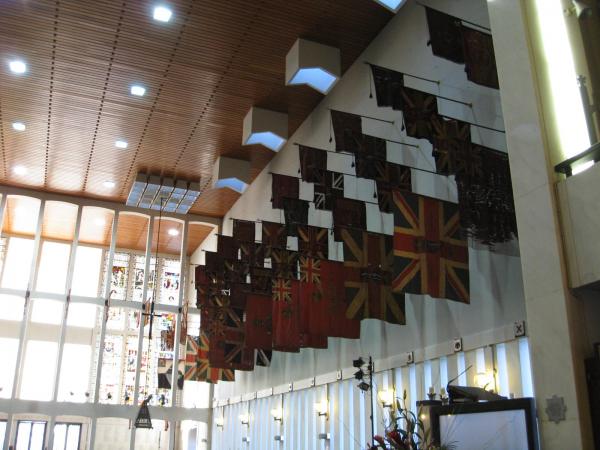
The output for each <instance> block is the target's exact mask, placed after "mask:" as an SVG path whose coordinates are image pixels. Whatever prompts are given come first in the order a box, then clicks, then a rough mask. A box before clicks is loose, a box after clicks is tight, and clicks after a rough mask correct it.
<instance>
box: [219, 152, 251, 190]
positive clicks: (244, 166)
mask: <svg viewBox="0 0 600 450" xmlns="http://www.w3.org/2000/svg"><path fill="white" fill-rule="evenodd" d="M249 182H250V162H248V161H243V160H241V159H234V158H227V157H225V156H221V157H219V158H217V161H216V162H215V165H214V167H213V175H212V187H213V189H231V190H232V191H235V192H237V193H238V194H243V193H244V192H245V191H246V189H247V188H248V183H249Z"/></svg>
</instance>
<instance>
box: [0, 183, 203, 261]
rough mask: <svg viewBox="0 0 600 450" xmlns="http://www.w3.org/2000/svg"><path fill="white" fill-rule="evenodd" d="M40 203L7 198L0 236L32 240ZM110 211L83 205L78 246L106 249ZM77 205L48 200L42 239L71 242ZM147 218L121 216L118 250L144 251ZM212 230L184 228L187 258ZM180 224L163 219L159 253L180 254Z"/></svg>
mask: <svg viewBox="0 0 600 450" xmlns="http://www.w3.org/2000/svg"><path fill="white" fill-rule="evenodd" d="M39 208H40V201H39V200H37V199H34V198H31V197H24V196H14V195H11V196H9V197H8V199H7V204H6V213H5V215H4V223H3V225H2V233H3V234H9V235H17V236H23V237H29V238H33V236H34V235H35V227H36V223H37V218H38V214H39ZM113 218H114V212H113V211H111V210H108V209H104V208H98V207H94V206H84V207H83V210H82V212H81V228H80V230H79V243H80V244H81V245H90V244H91V245H99V246H102V247H104V248H108V246H109V245H110V239H111V230H112V221H113ZM76 222H77V206H76V205H74V204H71V203H65V202H58V201H48V202H46V206H45V209H44V217H43V221H42V237H43V238H44V239H52V240H59V241H66V242H71V241H72V240H73V238H74V235H75V224H76ZM158 222H159V221H158V220H156V222H155V225H154V230H153V235H152V252H153V253H154V252H155V251H156V245H157V243H158ZM148 224H149V218H148V216H145V215H140V214H130V213H121V214H120V216H119V225H118V227H117V242H116V246H117V248H118V249H120V250H133V251H138V252H144V251H145V250H146V238H147V236H148ZM170 229H175V230H177V231H178V233H179V234H178V235H177V236H171V235H170V234H169V230H170ZM212 230H213V227H212V226H207V225H203V224H198V223H190V225H189V229H188V233H189V235H188V246H187V249H186V253H187V255H188V256H189V255H191V254H192V253H193V252H194V251H195V250H196V249H197V248H198V246H199V245H200V244H201V243H202V242H203V241H204V240H205V239H206V237H207V236H208V235H209V234H210V232H211V231H212ZM182 232H183V223H182V222H180V221H177V220H172V219H163V220H162V225H161V229H160V248H159V253H161V254H169V255H174V256H178V255H179V254H180V252H181V233H182Z"/></svg>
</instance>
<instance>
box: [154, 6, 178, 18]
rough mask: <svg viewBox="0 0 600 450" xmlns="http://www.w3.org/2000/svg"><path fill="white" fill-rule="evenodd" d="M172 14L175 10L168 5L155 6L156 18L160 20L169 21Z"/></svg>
mask: <svg viewBox="0 0 600 450" xmlns="http://www.w3.org/2000/svg"><path fill="white" fill-rule="evenodd" d="M172 15H173V11H171V10H170V9H169V8H167V7H166V6H157V7H155V8H154V16H153V17H154V20H158V21H159V22H168V21H169V20H171V16H172Z"/></svg>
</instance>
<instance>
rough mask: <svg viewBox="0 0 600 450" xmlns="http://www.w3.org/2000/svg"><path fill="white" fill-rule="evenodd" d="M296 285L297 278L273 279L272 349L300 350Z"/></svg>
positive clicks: (282, 350)
mask: <svg viewBox="0 0 600 450" xmlns="http://www.w3.org/2000/svg"><path fill="white" fill-rule="evenodd" d="M298 287H299V282H298V280H286V279H283V278H274V279H273V288H272V289H273V350H278V351H281V352H299V351H300V344H301V336H300V307H299V295H298Z"/></svg>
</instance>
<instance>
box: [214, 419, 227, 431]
mask: <svg viewBox="0 0 600 450" xmlns="http://www.w3.org/2000/svg"><path fill="white" fill-rule="evenodd" d="M215 425H216V426H217V428H221V429H223V427H224V426H225V419H223V417H217V418H216V419H215Z"/></svg>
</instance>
